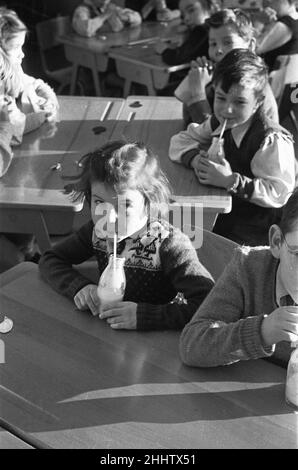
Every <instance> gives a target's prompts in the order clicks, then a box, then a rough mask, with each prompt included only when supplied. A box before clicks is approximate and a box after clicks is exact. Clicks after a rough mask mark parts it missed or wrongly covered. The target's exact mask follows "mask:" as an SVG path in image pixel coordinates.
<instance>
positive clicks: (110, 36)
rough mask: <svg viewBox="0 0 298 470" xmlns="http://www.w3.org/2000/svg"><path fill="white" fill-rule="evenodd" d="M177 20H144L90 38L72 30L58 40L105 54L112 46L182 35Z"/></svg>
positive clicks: (149, 41)
mask: <svg viewBox="0 0 298 470" xmlns="http://www.w3.org/2000/svg"><path fill="white" fill-rule="evenodd" d="M179 25H180V20H179V21H172V22H169V23H159V22H156V21H152V22H150V21H146V22H143V23H142V24H141V25H139V26H135V27H133V28H124V29H123V30H122V31H119V32H101V31H99V32H98V34H97V35H96V36H94V37H91V38H86V37H83V36H79V35H78V34H76V33H75V32H74V31H72V32H69V33H67V34H63V35H61V36H59V41H60V42H61V43H62V44H64V45H68V46H75V47H78V48H81V49H85V50H88V51H91V52H95V53H98V54H105V53H107V52H109V51H110V50H111V49H112V48H113V47H119V46H129V45H135V44H136V43H138V42H140V41H141V43H143V41H145V42H148V43H151V42H154V41H155V42H156V41H157V40H163V39H165V40H166V39H170V38H174V37H175V38H176V37H177V36H182V33H180V32H179V31H178V29H179Z"/></svg>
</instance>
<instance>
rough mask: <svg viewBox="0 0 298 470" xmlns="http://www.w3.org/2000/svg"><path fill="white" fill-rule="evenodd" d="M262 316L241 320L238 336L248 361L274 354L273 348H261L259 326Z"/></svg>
mask: <svg viewBox="0 0 298 470" xmlns="http://www.w3.org/2000/svg"><path fill="white" fill-rule="evenodd" d="M262 321H263V315H257V316H253V317H248V318H245V319H243V320H241V326H240V335H241V339H242V343H243V348H244V349H245V351H246V353H247V355H248V359H259V358H261V357H269V356H271V355H272V354H273V352H274V346H267V347H265V346H263V344H262V340H261V324H262Z"/></svg>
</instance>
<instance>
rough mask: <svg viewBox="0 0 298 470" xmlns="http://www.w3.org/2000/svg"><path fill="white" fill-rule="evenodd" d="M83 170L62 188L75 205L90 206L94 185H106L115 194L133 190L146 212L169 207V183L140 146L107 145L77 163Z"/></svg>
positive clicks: (156, 159)
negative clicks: (166, 205) (141, 196)
mask: <svg viewBox="0 0 298 470" xmlns="http://www.w3.org/2000/svg"><path fill="white" fill-rule="evenodd" d="M80 166H83V170H82V172H81V174H80V175H79V176H78V178H77V181H76V182H75V183H72V184H69V185H67V186H66V187H65V190H66V193H72V199H73V200H74V201H77V200H82V199H83V198H84V197H86V199H87V201H88V203H89V204H90V202H91V185H92V183H93V182H95V181H98V182H102V183H103V182H106V183H107V184H108V185H110V186H112V187H113V188H114V189H115V191H116V192H121V191H123V190H125V189H127V188H130V189H136V190H138V191H140V193H141V194H142V195H143V196H144V199H145V205H146V207H147V209H149V206H150V207H153V208H154V206H158V205H159V204H161V203H168V201H169V196H170V189H169V183H168V180H167V178H166V176H165V174H164V173H163V171H162V170H161V168H160V165H159V161H158V158H157V156H156V155H155V154H154V153H153V152H152V151H151V150H150V149H149V148H148V147H146V146H145V145H144V144H143V143H140V142H135V143H127V142H125V141H122V140H115V141H112V142H109V143H107V144H105V145H103V146H102V147H100V148H98V149H96V150H94V151H93V152H90V153H88V154H87V155H84V156H83V157H82V158H81V160H80Z"/></svg>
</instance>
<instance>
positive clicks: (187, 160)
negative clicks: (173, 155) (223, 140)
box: [181, 149, 199, 168]
mask: <svg viewBox="0 0 298 470" xmlns="http://www.w3.org/2000/svg"><path fill="white" fill-rule="evenodd" d="M198 153H199V150H198V149H192V150H189V151H188V152H185V153H184V154H183V155H182V157H181V162H182V163H183V165H184V166H186V167H187V168H191V162H192V160H193V158H194V157H195V156H196V155H198Z"/></svg>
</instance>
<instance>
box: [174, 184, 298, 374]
mask: <svg viewBox="0 0 298 470" xmlns="http://www.w3.org/2000/svg"><path fill="white" fill-rule="evenodd" d="M269 244H270V246H268V247H256V248H248V247H243V248H239V249H237V250H236V252H235V254H234V256H233V258H232V260H231V261H230V263H229V264H228V266H227V267H226V269H225V271H224V272H223V273H222V275H221V277H220V278H219V279H218V281H217V283H216V285H215V287H214V288H213V289H212V292H211V293H210V294H209V296H208V297H207V299H206V300H205V302H204V303H203V304H202V305H201V307H200V308H199V309H198V311H197V312H196V314H195V315H194V317H193V318H192V319H191V321H190V322H189V323H188V324H187V325H186V326H185V328H184V330H183V332H182V335H181V338H180V354H181V358H182V360H183V362H185V363H186V364H188V365H191V366H198V367H214V366H219V365H227V364H232V363H233V362H237V361H241V360H249V359H258V358H265V357H267V358H268V357H271V356H272V355H273V356H272V360H273V361H274V362H278V363H279V364H281V365H284V366H286V365H287V362H288V359H289V356H290V352H291V350H290V343H291V342H297V341H298V188H296V189H295V190H294V192H293V193H292V195H291V196H290V198H289V199H288V201H287V203H286V204H285V206H284V208H283V215H282V219H281V221H280V224H279V225H272V226H271V227H270V230H269ZM295 305H296V306H295Z"/></svg>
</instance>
